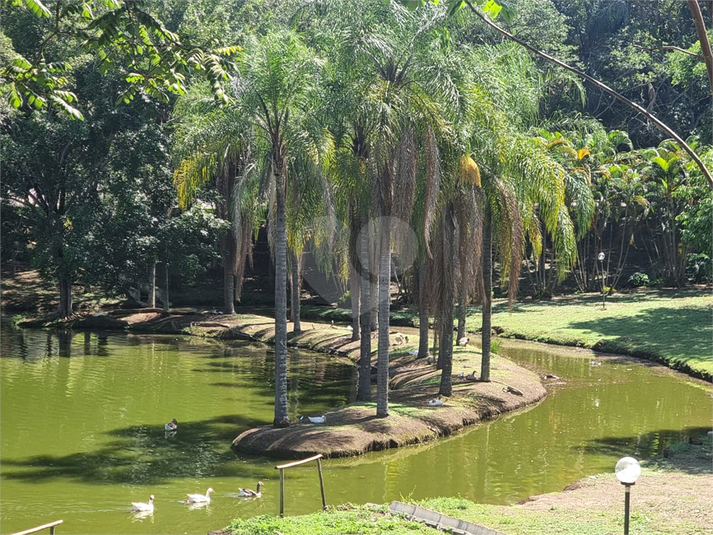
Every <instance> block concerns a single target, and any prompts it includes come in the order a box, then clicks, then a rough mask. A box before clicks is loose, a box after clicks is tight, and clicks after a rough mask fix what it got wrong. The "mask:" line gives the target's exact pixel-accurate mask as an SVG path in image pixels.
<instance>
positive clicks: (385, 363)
mask: <svg viewBox="0 0 713 535" xmlns="http://www.w3.org/2000/svg"><path fill="white" fill-rule="evenodd" d="M379 229H380V232H379V234H380V236H379V238H380V242H379V251H380V255H379V258H380V261H379V346H378V356H377V361H376V416H377V417H378V418H383V417H386V416H388V415H389V305H390V304H391V295H390V289H391V288H390V283H391V225H390V222H389V218H388V217H382V218H380V220H379Z"/></svg>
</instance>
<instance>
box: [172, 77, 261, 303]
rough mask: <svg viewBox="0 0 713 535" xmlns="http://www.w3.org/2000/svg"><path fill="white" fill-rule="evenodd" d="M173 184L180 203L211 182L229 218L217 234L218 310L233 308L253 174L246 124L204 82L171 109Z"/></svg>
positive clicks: (252, 211)
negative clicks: (219, 256) (220, 293)
mask: <svg viewBox="0 0 713 535" xmlns="http://www.w3.org/2000/svg"><path fill="white" fill-rule="evenodd" d="M174 117H175V121H176V123H175V124H176V129H175V134H174V136H175V137H174V139H175V144H174V147H175V148H176V156H177V158H178V159H179V161H180V163H179V164H178V166H177V168H176V171H175V173H174V183H175V185H176V188H177V190H178V198H179V201H180V203H181V205H182V207H184V208H185V207H186V206H188V205H189V204H191V203H192V202H193V200H194V199H195V197H196V195H197V194H198V192H199V190H200V188H202V187H203V186H205V185H207V184H208V183H212V184H213V185H214V187H215V189H216V190H217V191H218V193H219V197H218V200H217V201H216V215H217V216H218V217H219V218H221V219H224V220H226V221H229V222H230V228H229V229H228V231H227V232H225V233H224V234H223V235H222V236H221V238H220V248H221V254H222V258H223V311H224V312H225V313H226V314H233V313H235V305H234V303H235V300H236V299H237V300H240V290H241V288H242V283H243V273H244V268H245V262H246V260H247V259H249V258H250V257H251V254H252V234H253V222H254V220H255V217H256V211H257V208H258V203H257V199H258V195H257V187H258V180H257V178H258V174H257V173H256V172H255V169H256V166H255V162H254V161H253V154H252V151H253V144H254V140H253V138H252V133H251V131H250V128H249V126H250V125H249V124H247V123H246V121H245V117H244V115H242V114H241V113H240V112H239V111H238V109H237V108H235V107H222V106H219V105H218V104H217V103H216V102H215V100H214V99H213V97H212V94H211V93H210V92H209V90H208V89H207V87H205V86H202V85H199V86H195V87H193V88H192V89H191V90H190V91H189V92H188V93H187V94H186V95H185V96H183V97H181V98H180V99H179V100H178V102H177V104H176V106H175V108H174Z"/></svg>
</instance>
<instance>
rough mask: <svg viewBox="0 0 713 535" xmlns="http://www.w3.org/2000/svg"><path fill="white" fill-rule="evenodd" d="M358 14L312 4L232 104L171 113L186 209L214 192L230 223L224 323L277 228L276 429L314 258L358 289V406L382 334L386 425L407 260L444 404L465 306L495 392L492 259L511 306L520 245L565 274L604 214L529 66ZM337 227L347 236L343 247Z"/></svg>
mask: <svg viewBox="0 0 713 535" xmlns="http://www.w3.org/2000/svg"><path fill="white" fill-rule="evenodd" d="M355 4H356V3H354V2H349V1H345V0H330V1H324V2H317V3H314V4H310V6H311V7H306V8H304V9H303V10H301V11H300V12H299V13H298V14H296V15H295V17H294V18H293V26H294V27H295V28H298V30H295V29H287V28H279V29H276V30H274V31H272V32H270V33H268V34H266V35H262V36H254V35H249V36H248V37H246V38H245V40H244V42H243V43H241V52H240V53H239V54H238V56H237V58H236V64H235V70H234V72H233V73H232V76H231V78H230V81H229V84H227V86H226V87H225V88H224V92H225V94H226V95H227V96H228V97H229V98H228V100H229V102H228V104H227V105H219V104H217V103H216V102H215V101H214V100H213V99H212V97H211V94H212V91H211V88H209V87H208V86H201V85H200V84H198V85H195V86H193V88H192V89H191V91H190V92H189V93H188V94H187V95H185V96H184V97H182V98H181V99H180V100H179V102H178V104H177V106H176V108H175V111H174V122H175V147H176V148H175V152H176V156H177V161H178V162H179V163H178V165H177V170H176V172H175V182H176V185H177V188H178V192H179V198H180V200H181V202H182V203H184V204H190V203H191V202H193V200H194V199H196V197H197V196H198V195H199V194H200V192H201V191H204V190H205V186H207V185H212V186H214V188H213V199H214V201H215V206H216V207H217V213H218V215H219V216H220V217H221V218H224V219H226V220H228V221H230V223H231V230H230V232H229V233H226V234H225V236H224V238H223V240H222V242H221V247H222V253H223V258H224V267H225V290H224V291H225V312H227V313H232V312H233V311H234V305H233V303H234V300H235V299H236V298H238V299H239V293H240V287H241V283H242V273H243V267H244V265H245V262H246V260H248V259H249V258H250V255H251V246H252V234H253V232H254V229H255V225H256V223H257V222H259V221H264V220H266V221H267V226H268V230H269V232H268V235H269V240H270V244H271V246H272V251H273V255H274V266H275V345H276V349H275V359H276V366H275V379H276V386H275V418H274V425H275V426H287V425H289V423H290V422H289V417H288V406H287V282H288V278H289V280H290V281H291V287H292V292H293V294H292V295H293V297H292V300H291V302H292V319H293V322H294V323H293V325H294V330H295V331H299V329H300V323H299V285H300V280H301V275H300V268H301V257H302V252H303V250H304V248H305V247H306V245H307V244H308V243H309V244H311V247H313V248H314V249H315V251H316V252H315V256H316V257H317V258H319V259H321V265H322V267H323V268H324V269H325V270H331V271H334V272H336V273H338V274H340V275H341V276H343V277H344V278H345V279H349V280H350V289H351V299H352V304H353V315H354V326H355V328H354V331H353V336H354V338H355V339H357V338H360V339H361V358H360V363H359V370H360V380H359V385H358V399H359V400H363V401H366V400H370V397H371V386H370V368H371V330H372V327H373V326H374V324H376V325H378V338H377V344H378V350H377V364H376V366H377V399H376V414H377V416H380V417H384V416H387V415H388V414H389V408H388V366H389V308H390V303H391V294H390V287H391V286H390V284H391V280H392V263H393V258H392V255H393V254H394V253H395V254H396V256H395V257H396V258H397V259H398V258H404V257H407V256H411V257H413V258H415V260H414V262H413V263H412V265H410V266H401V267H404V268H405V267H408V268H409V269H408V271H409V276H410V280H411V281H413V282H412V286H413V288H414V294H415V295H417V303H418V307H419V313H420V316H421V319H422V321H421V333H422V335H421V340H420V347H419V355H420V356H425V355H426V353H427V352H428V323H429V322H428V318H429V316H431V317H433V318H435V328H434V331H435V333H436V336H437V339H438V342H439V345H438V348H439V351H438V353H439V355H438V367H439V368H440V369H441V370H442V380H441V385H440V393H441V394H442V395H446V396H448V395H450V394H451V357H452V348H453V332H454V324H455V321H456V306H455V304H456V303H458V304H459V307H458V318H457V319H458V322H459V333H462V332H463V329H464V326H465V309H466V304H467V303H469V302H474V303H479V304H481V305H482V307H483V326H482V336H483V344H482V369H481V380H483V381H488V380H489V379H490V371H489V370H490V332H491V329H490V311H491V295H492V287H491V286H492V278H493V277H492V271H493V263H492V261H493V257H494V255H496V256H497V259H498V262H499V267H500V273H501V277H500V280H501V281H502V283H503V284H504V285H508V295H509V297H510V299H511V300H512V299H513V298H514V296H515V292H516V290H517V286H516V285H517V280H518V278H519V275H520V269H521V266H522V265H523V255H524V253H525V244H526V243H528V244H529V248H530V249H531V250H532V251H533V255H534V257H535V258H539V257H540V256H541V255H542V254H543V243H546V240H549V242H548V243H551V245H552V247H551V248H552V250H553V254H554V255H555V257H556V263H554V264H553V265H556V267H557V269H556V270H555V271H554V272H555V273H556V274H557V276H559V277H561V276H563V275H564V273H565V272H566V270H567V269H569V268H571V267H572V266H573V265H574V262H575V260H576V258H577V237H578V236H579V237H581V236H583V235H584V234H585V233H586V232H587V231H588V230H589V221H591V219H592V216H593V213H594V206H595V198H594V195H593V193H592V190H591V188H590V187H589V180H590V177H591V173H588V172H585V171H584V170H581V169H579V167H581V166H580V165H579V163H581V160H582V158H583V157H584V156H583V153H582V152H577V150H576V148H575V149H573V150H574V156H571V157H570V156H567V157H563V156H562V154H563V153H562V151H561V150H559V148H560V146H564V145H565V143H564V140H562V141H557V142H555V141H556V140H555V139H547V137H546V136H545V135H544V134H543V133H542V132H539V133H538V132H537V131H535V130H533V128H532V127H533V126H534V125H535V124H536V123H537V119H538V110H539V108H540V103H541V100H542V98H543V95H544V91H545V90H546V87H547V86H546V83H545V80H544V79H543V78H542V75H541V74H540V72H539V70H538V69H537V68H536V66H535V65H534V63H533V62H532V60H531V59H530V58H529V57H528V56H527V54H526V53H524V52H523V51H522V50H521V49H518V48H517V47H516V46H513V45H509V44H500V45H487V44H483V45H479V46H470V45H465V44H459V43H456V42H454V41H453V40H452V39H451V36H450V34H449V32H448V30H447V28H448V26H447V24H446V23H445V16H446V13H445V8H444V7H443V6H437V5H431V4H427V5H426V6H424V7H423V8H422V9H419V10H417V11H408V10H406V9H404V8H402V7H401V6H400V5H399V4H397V3H386V2H381V1H380V0H370V1H368V2H359V3H358V7H357V6H356V5H355ZM570 148H571V147H570ZM565 152H566V154H567V155H570V154H572V151H569V152H568V151H565ZM567 158H569V159H567ZM403 226H405V227H407V228H408V229H410V230H411V231H412V232H411V233H405V232H403V231H402V230H399V229H401V228H402V227H403ZM340 227H341V228H345V229H346V231H345V232H343V233H336V232H335V229H336V228H340ZM405 234H413V236H415V239H414V240H405V239H404V235H405ZM407 242H409V243H407ZM413 242H415V243H413ZM407 247H411V248H415V252H414V253H413V254H412V255H409V254H407V253H406V252H405V251H404V249H405V248H407ZM289 268H291V269H289ZM233 281H235V284H233ZM374 311H375V313H374ZM461 336H462V334H461Z"/></svg>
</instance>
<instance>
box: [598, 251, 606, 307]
mask: <svg viewBox="0 0 713 535" xmlns="http://www.w3.org/2000/svg"><path fill="white" fill-rule="evenodd" d="M605 256H606V255H605V254H604V251H601V252H600V253H599V254H598V255H597V258H598V259H599V263H600V265H601V270H602V310H604V309H605V308H606V301H607V294H606V292H605V291H604V279H605V277H604V258H605Z"/></svg>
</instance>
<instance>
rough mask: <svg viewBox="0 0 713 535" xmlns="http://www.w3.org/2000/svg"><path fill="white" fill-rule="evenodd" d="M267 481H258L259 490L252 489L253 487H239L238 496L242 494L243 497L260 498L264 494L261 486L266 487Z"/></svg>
mask: <svg viewBox="0 0 713 535" xmlns="http://www.w3.org/2000/svg"><path fill="white" fill-rule="evenodd" d="M264 486H265V483H263V482H262V481H258V482H257V490H251V489H239V490H240V494H238V496H241V497H243V498H260V497H261V496H262V492H260V487H264Z"/></svg>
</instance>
